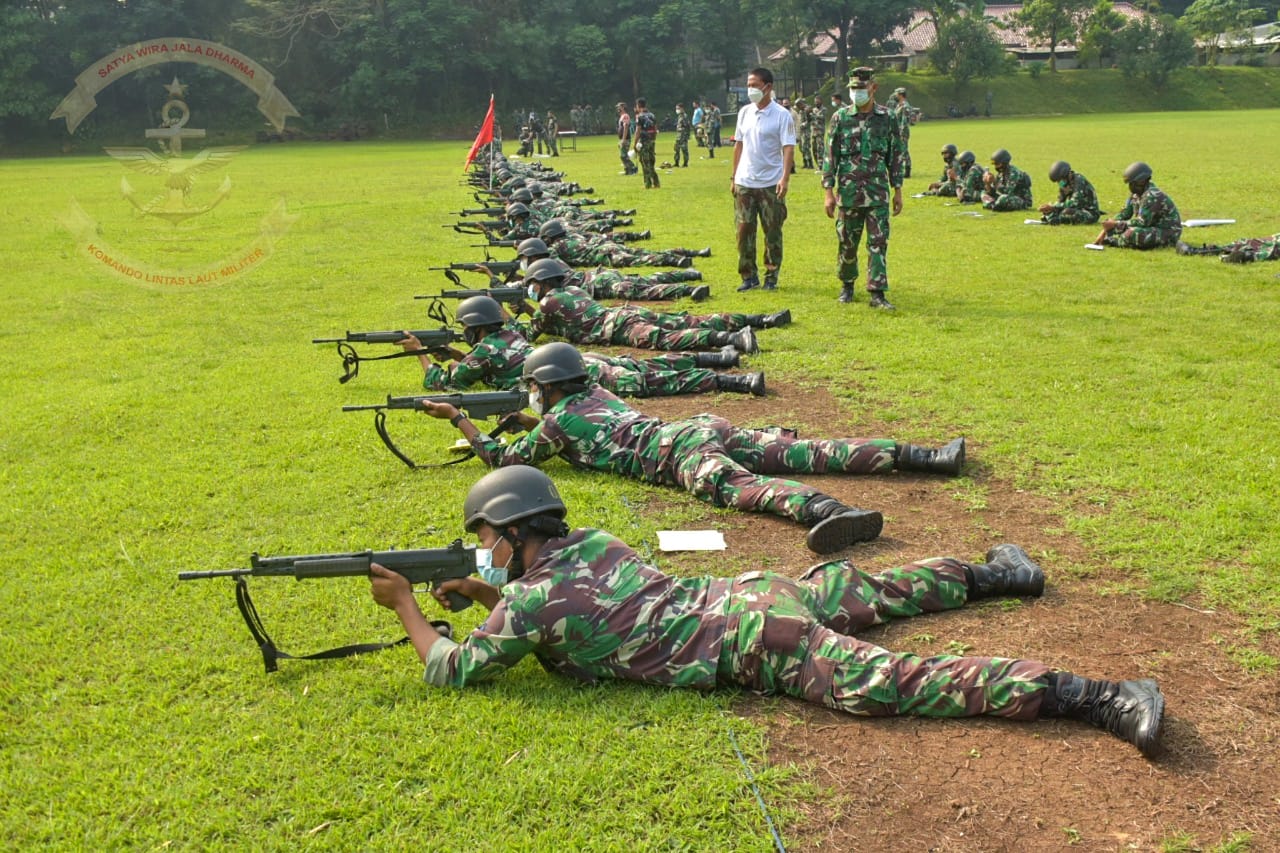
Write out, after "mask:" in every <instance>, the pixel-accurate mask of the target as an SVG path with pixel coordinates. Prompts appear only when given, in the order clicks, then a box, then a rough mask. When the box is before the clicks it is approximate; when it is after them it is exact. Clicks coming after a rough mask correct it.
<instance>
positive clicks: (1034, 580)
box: [986, 542, 1044, 598]
mask: <svg viewBox="0 0 1280 853" xmlns="http://www.w3.org/2000/svg"><path fill="white" fill-rule="evenodd" d="M986 559H987V562H988V563H995V562H999V563H1001V564H1003V565H1006V566H1013V568H1014V572H1015V574H1021V573H1023V572H1025V573H1026V574H1027V578H1026V582H1025V584H1023V583H1019V588H1018V590H1016V591H1011V592H1010V593H1009V595H1033V596H1035V597H1037V598H1039V597H1040V596H1042V595H1044V569H1042V568H1040V565H1039V564H1038V563H1036V561H1035V560H1033V559H1031V555H1030V554H1028V553H1027V552H1026V551H1025V550H1024V549H1023V548H1022V546H1020V545H1014V544H1012V543H1010V542H1006V543H1005V544H1003V545H995V546H992V547H991V548H990V549H989V550H988V551H987V558H986Z"/></svg>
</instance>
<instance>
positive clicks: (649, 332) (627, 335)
mask: <svg viewBox="0 0 1280 853" xmlns="http://www.w3.org/2000/svg"><path fill="white" fill-rule="evenodd" d="M664 334H665V333H664V332H663V330H662V329H660V328H658V327H657V326H655V325H653V324H652V323H646V322H645V321H644V320H642V319H640V318H638V317H628V318H627V319H625V320H623V321H622V322H621V323H619V324H618V326H617V327H615V329H614V331H613V335H612V337H611V338H610V340H609V343H613V344H619V345H621V346H629V347H635V348H636V349H668V347H664V346H662V344H661V339H662V337H663V335H664Z"/></svg>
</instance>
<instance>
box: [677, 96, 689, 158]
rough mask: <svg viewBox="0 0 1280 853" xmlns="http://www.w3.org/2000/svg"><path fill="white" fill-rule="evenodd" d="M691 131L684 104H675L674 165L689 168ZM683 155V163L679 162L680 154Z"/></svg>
mask: <svg viewBox="0 0 1280 853" xmlns="http://www.w3.org/2000/svg"><path fill="white" fill-rule="evenodd" d="M692 131H693V122H691V121H689V116H687V115H685V112H684V105H683V104H676V150H675V164H676V166H677V167H678V166H684V167H685V168H686V169H687V168H689V134H690V133H691V132H692ZM681 155H684V163H681V162H680V156H681Z"/></svg>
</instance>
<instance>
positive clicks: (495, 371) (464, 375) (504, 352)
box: [422, 321, 533, 391]
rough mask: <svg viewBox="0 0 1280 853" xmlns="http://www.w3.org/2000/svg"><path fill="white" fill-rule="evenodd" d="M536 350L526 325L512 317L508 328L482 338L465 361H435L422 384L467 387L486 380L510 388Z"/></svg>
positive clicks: (437, 388) (440, 388) (429, 387)
mask: <svg viewBox="0 0 1280 853" xmlns="http://www.w3.org/2000/svg"><path fill="white" fill-rule="evenodd" d="M532 350H533V347H532V346H530V344H529V342H528V341H527V340H525V336H524V329H523V328H522V327H521V326H519V325H518V324H517V323H515V321H512V322H511V323H508V324H507V326H506V328H504V329H502V330H500V331H497V332H494V333H493V334H490V335H486V336H485V337H484V338H482V339H481V340H480V341H479V342H478V343H477V344H476V345H475V346H474V347H472V348H471V352H469V353H467V355H466V357H465V358H463V359H462V360H461V361H459V362H456V363H455V364H451V365H449V366H447V367H445V366H442V365H439V364H433V365H431V367H430V368H428V370H427V372H426V376H424V377H423V379H422V387H423V388H426V389H427V390H428V391H465V390H466V389H468V388H470V387H471V386H472V385H476V384H480V383H483V384H485V385H488V386H490V387H493V388H497V389H499V390H501V391H509V390H511V389H512V388H515V387H516V385H517V384H518V383H519V382H520V375H521V373H522V372H523V371H524V360H525V359H526V358H528V357H529V353H530V352H531V351H532Z"/></svg>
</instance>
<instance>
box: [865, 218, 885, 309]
mask: <svg viewBox="0 0 1280 853" xmlns="http://www.w3.org/2000/svg"><path fill="white" fill-rule="evenodd" d="M866 223H867V292H868V293H884V292H885V291H886V290H888V289H889V264H888V254H889V208H887V207H872V208H869V209H868V210H867V219H866Z"/></svg>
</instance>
